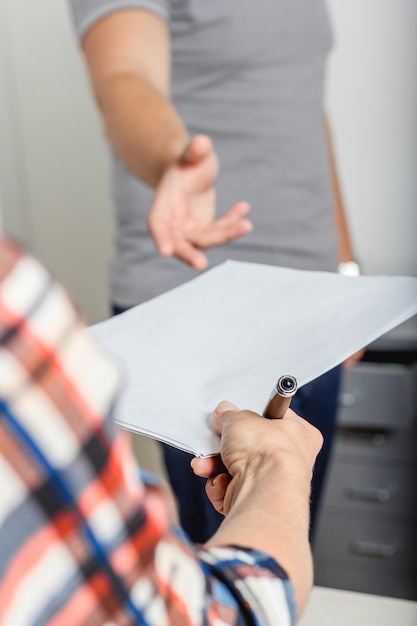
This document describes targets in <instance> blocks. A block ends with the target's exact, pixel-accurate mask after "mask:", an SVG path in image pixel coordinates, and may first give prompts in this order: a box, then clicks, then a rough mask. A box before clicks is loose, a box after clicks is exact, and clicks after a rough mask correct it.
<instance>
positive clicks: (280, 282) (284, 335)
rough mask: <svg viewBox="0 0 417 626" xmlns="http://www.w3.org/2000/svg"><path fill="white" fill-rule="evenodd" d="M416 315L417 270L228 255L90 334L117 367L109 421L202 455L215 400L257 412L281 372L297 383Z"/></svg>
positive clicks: (213, 439)
mask: <svg viewBox="0 0 417 626" xmlns="http://www.w3.org/2000/svg"><path fill="white" fill-rule="evenodd" d="M306 302H309V305H308V306H306V305H305V303H306ZM415 313H417V278H412V277H382V276H359V277H357V278H351V277H346V276H342V275H339V274H336V273H330V272H310V271H300V270H291V269H284V268H278V267H272V266H268V265H261V264H253V263H240V262H236V261H228V262H226V263H224V264H222V265H220V266H217V267H215V268H214V269H212V270H210V271H208V272H206V273H205V274H202V275H200V276H199V277H198V278H195V279H194V280H192V281H190V282H188V283H186V284H184V285H181V286H180V287H177V288H176V289H173V290H172V291H169V292H167V293H165V294H163V295H161V296H159V297H157V298H155V299H153V300H150V301H149V302H146V303H144V304H142V305H140V306H137V307H135V308H133V309H131V310H130V311H127V312H126V313H123V314H122V315H119V316H117V317H114V318H111V319H109V320H106V321H105V322H102V323H101V324H97V325H96V326H93V327H91V329H90V332H92V334H93V335H95V336H96V337H97V339H98V340H99V341H100V342H101V343H102V344H103V345H104V346H105V347H107V348H108V350H109V351H110V352H112V353H113V354H115V355H116V356H117V357H118V358H119V360H120V361H121V362H122V364H123V366H124V369H125V373H126V387H125V390H124V392H123V394H122V397H121V400H120V402H119V404H118V406H117V407H116V414H115V418H116V422H117V423H118V424H119V425H120V426H122V427H123V428H127V429H129V430H133V431H136V432H139V433H142V434H145V435H148V436H151V437H154V438H156V439H159V440H161V441H165V442H166V443H169V444H171V445H174V446H176V447H178V448H181V449H183V450H187V451H189V452H192V453H194V454H196V455H200V456H207V455H210V454H215V453H217V452H218V451H219V446H218V437H217V435H216V434H215V433H214V432H213V429H212V428H211V421H210V416H211V413H212V411H213V409H214V408H215V407H216V406H217V404H218V403H219V401H221V400H224V399H227V400H230V402H233V403H234V404H236V405H237V406H240V407H241V408H245V409H251V410H254V411H256V412H258V413H261V412H262V409H263V408H264V406H265V402H266V400H267V399H268V397H269V395H270V392H271V389H272V387H273V385H274V384H275V382H276V380H277V378H278V377H279V376H280V375H282V374H285V373H287V372H291V374H293V375H294V376H295V378H296V379H297V382H298V385H299V386H302V385H304V384H306V383H308V382H309V381H310V380H313V379H314V378H316V377H317V376H319V375H320V374H323V373H324V372H326V371H328V370H330V369H331V368H332V367H334V366H335V365H338V364H339V363H341V362H343V361H344V360H345V359H346V358H347V357H348V356H350V355H351V354H353V353H354V352H356V351H357V350H359V349H360V348H363V347H364V346H366V345H368V344H369V343H371V342H372V341H374V340H375V339H377V338H378V337H379V336H380V335H383V334H385V333H386V332H388V331H389V330H391V329H392V328H394V327H395V326H397V325H398V324H400V323H402V322H403V321H405V320H406V319H408V318H410V317H412V316H413V315H414V314H415Z"/></svg>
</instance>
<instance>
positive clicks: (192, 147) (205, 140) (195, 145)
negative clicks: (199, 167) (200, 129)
mask: <svg viewBox="0 0 417 626" xmlns="http://www.w3.org/2000/svg"><path fill="white" fill-rule="evenodd" d="M212 150H213V143H212V141H211V139H210V137H207V135H196V136H195V137H193V138H192V139H191V140H190V141H189V143H188V145H187V147H186V148H185V150H184V152H183V154H182V156H181V158H180V164H181V165H196V164H197V163H199V162H200V161H202V160H203V159H205V158H206V156H207V155H208V154H209V153H210V152H211V151H212Z"/></svg>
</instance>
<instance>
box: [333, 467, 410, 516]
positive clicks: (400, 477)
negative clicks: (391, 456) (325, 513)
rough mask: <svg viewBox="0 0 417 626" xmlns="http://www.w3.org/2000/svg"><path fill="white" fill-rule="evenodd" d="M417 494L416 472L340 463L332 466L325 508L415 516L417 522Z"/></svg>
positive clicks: (376, 514) (375, 514) (374, 513)
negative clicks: (344, 508)
mask: <svg viewBox="0 0 417 626" xmlns="http://www.w3.org/2000/svg"><path fill="white" fill-rule="evenodd" d="M415 494H417V473H416V472H415V471H413V470H410V469H403V468H395V467H383V466H369V465H367V464H364V463H360V464H358V465H353V464H352V463H343V462H341V461H339V462H336V463H335V464H334V465H333V466H332V470H331V472H330V475H329V479H328V483H327V487H326V495H325V498H324V503H323V504H324V506H331V507H346V508H348V509H349V511H355V512H364V513H372V514H373V515H374V516H378V515H393V516H398V517H412V516H414V517H416V521H417V498H416V497H415ZM410 521H411V520H410Z"/></svg>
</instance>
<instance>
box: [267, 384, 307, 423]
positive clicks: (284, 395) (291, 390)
mask: <svg viewBox="0 0 417 626" xmlns="http://www.w3.org/2000/svg"><path fill="white" fill-rule="evenodd" d="M297 387H298V385H297V379H296V378H294V376H289V375H288V374H286V375H285V376H281V377H280V378H279V379H278V381H277V384H276V385H275V387H274V388H273V390H272V393H271V397H270V398H269V402H268V404H267V405H266V407H265V409H264V412H263V414H262V415H263V416H264V417H267V418H268V419H270V420H276V419H282V418H283V417H284V415H285V412H286V410H287V409H288V407H289V406H290V402H291V398H292V397H293V395H294V394H295V392H296V391H297Z"/></svg>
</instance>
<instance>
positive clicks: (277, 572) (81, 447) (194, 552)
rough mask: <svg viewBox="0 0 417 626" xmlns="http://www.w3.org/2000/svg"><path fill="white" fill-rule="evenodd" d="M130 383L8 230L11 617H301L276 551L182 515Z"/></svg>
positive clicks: (5, 610)
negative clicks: (150, 461)
mask: <svg viewBox="0 0 417 626" xmlns="http://www.w3.org/2000/svg"><path fill="white" fill-rule="evenodd" d="M119 386H120V374H119V372H118V370H117V368H116V367H115V365H114V363H113V362H112V361H111V360H110V359H109V358H108V356H106V355H104V354H103V353H102V351H101V349H100V347H99V346H97V345H96V344H95V342H94V341H93V340H92V338H91V337H90V336H89V334H88V333H87V332H85V328H84V325H83V323H82V321H81V319H80V317H79V315H78V314H77V312H76V310H75V309H74V307H73V306H72V304H71V301H70V300H69V298H68V296H67V294H66V292H65V291H64V290H63V289H62V287H60V286H59V285H58V284H57V283H56V281H54V280H53V278H52V277H51V276H50V275H49V274H48V272H47V271H46V270H45V269H44V268H43V267H42V266H41V265H40V264H39V263H38V262H37V261H36V260H35V259H34V258H33V257H32V256H30V255H29V254H27V253H25V252H24V251H22V250H21V249H20V248H19V247H18V246H17V245H15V244H14V243H12V242H9V241H7V240H4V239H0V485H1V487H0V624H1V625H2V626H29V625H30V626H34V625H42V624H48V625H49V626H66V625H68V626H81V625H85V626H87V625H88V626H99V625H111V624H114V625H120V626H127V625H130V624H138V625H139V624H144V625H149V626H168V625H171V624H174V625H176V626H182V625H184V626H191V625H197V624H205V625H214V624H215V625H217V626H220V625H222V626H227V625H231V624H234V625H240V624H262V625H264V624H265V625H267V624H271V625H272V624H273V625H274V626H280V625H289V624H293V623H295V606H294V602H293V592H292V586H291V583H290V582H289V581H288V579H287V576H286V574H285V572H284V571H283V570H282V569H281V568H280V567H279V566H278V565H277V563H276V562H275V561H273V560H272V559H270V558H269V557H268V556H267V555H265V554H261V553H256V552H254V551H251V550H247V549H244V548H237V547H232V546H226V547H223V548H216V549H210V550H205V549H203V548H196V547H195V546H193V545H192V544H191V543H190V542H189V541H188V539H187V538H186V537H185V535H184V534H183V532H182V531H181V530H180V529H178V528H176V527H174V526H172V524H171V521H170V516H169V512H168V511H169V507H168V504H167V502H166V500H165V496H164V493H163V490H162V489H161V488H160V487H159V486H157V485H156V484H149V485H146V484H144V482H143V481H142V480H141V479H140V478H139V473H138V471H137V468H136V466H135V463H134V458H133V455H132V452H131V450H130V447H129V440H128V436H127V434H126V433H123V432H120V431H117V430H116V429H115V427H114V424H113V420H112V409H113V406H114V402H115V397H116V395H117V390H118V388H119Z"/></svg>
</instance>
